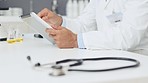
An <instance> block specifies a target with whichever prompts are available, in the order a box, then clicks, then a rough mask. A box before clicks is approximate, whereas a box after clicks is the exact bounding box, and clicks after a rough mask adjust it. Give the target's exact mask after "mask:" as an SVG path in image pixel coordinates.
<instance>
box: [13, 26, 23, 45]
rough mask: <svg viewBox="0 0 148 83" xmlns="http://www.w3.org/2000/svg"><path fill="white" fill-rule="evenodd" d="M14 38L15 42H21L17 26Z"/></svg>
mask: <svg viewBox="0 0 148 83" xmlns="http://www.w3.org/2000/svg"><path fill="white" fill-rule="evenodd" d="M15 40H16V42H22V41H23V37H22V34H21V33H20V31H19V29H18V28H17V29H16V30H15Z"/></svg>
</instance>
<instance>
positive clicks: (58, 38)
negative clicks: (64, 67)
mask: <svg viewBox="0 0 148 83" xmlns="http://www.w3.org/2000/svg"><path fill="white" fill-rule="evenodd" d="M52 27H53V29H46V32H47V33H48V34H49V35H51V36H52V37H53V39H54V41H55V43H56V45H57V46H58V47H59V48H78V43H77V34H74V33H73V32H71V31H70V30H68V29H66V28H64V27H61V26H52Z"/></svg>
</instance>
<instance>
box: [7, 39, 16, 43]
mask: <svg viewBox="0 0 148 83" xmlns="http://www.w3.org/2000/svg"><path fill="white" fill-rule="evenodd" d="M7 42H8V43H10V44H14V43H15V42H16V40H15V39H9V40H7Z"/></svg>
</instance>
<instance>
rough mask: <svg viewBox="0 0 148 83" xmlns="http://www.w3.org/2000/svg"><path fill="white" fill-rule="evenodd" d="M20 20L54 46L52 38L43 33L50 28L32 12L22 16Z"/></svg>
mask: <svg viewBox="0 0 148 83" xmlns="http://www.w3.org/2000/svg"><path fill="white" fill-rule="evenodd" d="M21 18H22V19H23V21H24V22H25V23H26V24H27V25H29V26H30V27H31V28H32V29H34V30H35V31H37V32H39V33H40V34H41V35H42V36H43V37H44V38H46V39H47V40H48V41H50V42H51V43H53V44H54V40H53V38H52V37H51V36H50V35H48V34H47V33H46V32H45V30H46V28H52V27H51V26H50V25H49V24H48V23H46V22H45V21H44V20H42V19H41V18H40V17H39V16H38V15H36V14H35V13H34V12H31V13H30V14H29V15H22V16H21Z"/></svg>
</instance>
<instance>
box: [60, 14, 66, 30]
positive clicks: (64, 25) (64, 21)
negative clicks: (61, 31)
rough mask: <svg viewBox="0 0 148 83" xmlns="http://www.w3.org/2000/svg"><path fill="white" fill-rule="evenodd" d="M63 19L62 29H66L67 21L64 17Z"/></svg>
mask: <svg viewBox="0 0 148 83" xmlns="http://www.w3.org/2000/svg"><path fill="white" fill-rule="evenodd" d="M62 19H63V21H62V25H61V26H62V27H66V20H65V17H64V16H62Z"/></svg>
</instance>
